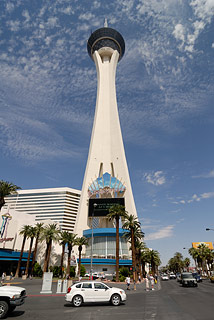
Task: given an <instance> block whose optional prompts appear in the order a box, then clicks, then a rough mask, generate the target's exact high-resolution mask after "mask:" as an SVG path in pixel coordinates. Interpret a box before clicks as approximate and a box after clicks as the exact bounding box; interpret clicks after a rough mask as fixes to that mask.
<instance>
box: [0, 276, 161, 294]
mask: <svg viewBox="0 0 214 320" xmlns="http://www.w3.org/2000/svg"><path fill="white" fill-rule="evenodd" d="M104 283H106V284H107V285H108V286H110V287H118V288H121V289H123V290H125V291H126V293H127V294H134V293H139V292H140V293H142V292H145V293H148V292H146V284H145V281H143V282H141V283H137V284H136V290H134V284H133V282H131V284H130V290H127V286H126V283H125V282H104ZM4 284H5V285H11V286H13V285H14V286H19V287H24V288H25V289H26V291H27V295H38V294H40V291H41V289H42V279H35V278H33V279H32V280H30V279H29V278H28V279H26V280H23V279H22V278H16V279H13V280H8V281H5V283H4ZM154 288H155V290H156V291H157V290H160V288H161V286H160V281H158V283H157V284H155V286H154ZM56 291H57V280H55V279H54V280H53V283H52V294H53V295H55V294H56ZM41 295H42V294H41Z"/></svg>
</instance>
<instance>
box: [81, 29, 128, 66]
mask: <svg viewBox="0 0 214 320" xmlns="http://www.w3.org/2000/svg"><path fill="white" fill-rule="evenodd" d="M87 49H88V54H89V56H90V57H91V58H92V60H93V53H94V51H98V52H99V53H100V54H101V55H102V53H103V52H105V53H107V52H109V53H110V52H111V54H112V53H113V51H114V50H117V51H118V53H119V61H120V60H121V59H122V57H123V55H124V52H125V41H124V39H123V37H122V35H121V34H120V33H119V32H118V31H116V30H115V29H112V28H108V27H103V28H100V29H97V30H95V31H94V32H93V33H92V34H91V36H90V38H89V39H88V43H87Z"/></svg>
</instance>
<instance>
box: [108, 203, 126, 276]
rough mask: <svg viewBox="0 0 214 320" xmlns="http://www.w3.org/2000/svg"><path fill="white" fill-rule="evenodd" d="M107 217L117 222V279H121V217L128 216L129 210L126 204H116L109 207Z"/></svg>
mask: <svg viewBox="0 0 214 320" xmlns="http://www.w3.org/2000/svg"><path fill="white" fill-rule="evenodd" d="M107 217H108V218H109V220H115V223H116V281H119V222H120V218H126V217H127V212H126V210H125V207H124V206H122V205H120V204H115V205H113V206H112V207H111V208H110V209H109V214H108V215H107Z"/></svg>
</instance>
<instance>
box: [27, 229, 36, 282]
mask: <svg viewBox="0 0 214 320" xmlns="http://www.w3.org/2000/svg"><path fill="white" fill-rule="evenodd" d="M35 235H36V229H35V227H30V228H29V232H28V234H27V238H30V247H29V250H28V258H27V265H26V269H25V275H26V276H28V270H29V265H30V256H31V251H32V246H33V240H34V238H35Z"/></svg>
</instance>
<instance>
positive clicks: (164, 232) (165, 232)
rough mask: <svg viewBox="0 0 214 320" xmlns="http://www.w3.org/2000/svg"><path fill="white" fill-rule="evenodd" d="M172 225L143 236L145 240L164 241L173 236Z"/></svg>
mask: <svg viewBox="0 0 214 320" xmlns="http://www.w3.org/2000/svg"><path fill="white" fill-rule="evenodd" d="M173 229H174V226H173V225H169V226H167V227H164V228H162V229H160V230H159V231H157V232H152V233H149V234H148V235H146V236H145V240H158V239H164V238H170V237H172V236H173Z"/></svg>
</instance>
